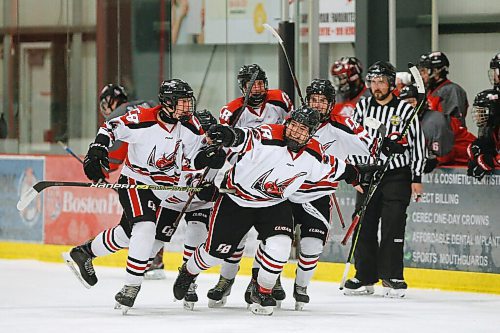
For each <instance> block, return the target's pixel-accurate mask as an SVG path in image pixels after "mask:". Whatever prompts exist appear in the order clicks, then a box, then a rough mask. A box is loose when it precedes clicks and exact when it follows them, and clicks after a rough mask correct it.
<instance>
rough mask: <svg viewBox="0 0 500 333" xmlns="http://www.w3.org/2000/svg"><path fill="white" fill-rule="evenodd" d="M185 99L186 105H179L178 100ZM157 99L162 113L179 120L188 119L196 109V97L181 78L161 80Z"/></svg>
mask: <svg viewBox="0 0 500 333" xmlns="http://www.w3.org/2000/svg"><path fill="white" fill-rule="evenodd" d="M181 99H187V102H188V103H186V104H187V105H184V103H182V105H179V100H181ZM158 100H159V101H160V104H161V105H162V106H163V108H162V110H163V111H164V114H165V115H166V116H168V117H169V118H171V119H174V120H179V121H180V122H186V121H188V120H189V119H190V118H191V116H192V115H193V112H194V110H195V109H196V98H195V97H194V93H193V90H192V89H191V87H190V86H189V84H188V83H187V82H185V81H183V80H179V79H172V80H167V81H163V82H162V84H161V86H160V92H159V93H158Z"/></svg>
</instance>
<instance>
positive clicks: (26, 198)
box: [17, 180, 231, 210]
mask: <svg viewBox="0 0 500 333" xmlns="http://www.w3.org/2000/svg"><path fill="white" fill-rule="evenodd" d="M54 186H57V187H59V186H75V187H92V188H106V189H122V190H128V189H136V190H157V191H179V192H199V191H201V189H202V188H201V187H191V186H176V185H173V186H167V185H146V184H118V183H111V184H110V183H107V184H105V183H82V182H63V181H50V180H44V181H41V182H38V183H36V184H35V185H34V186H33V187H32V188H30V189H29V190H28V191H26V192H24V193H23V194H22V195H21V198H20V199H19V201H18V202H17V209H18V210H23V209H25V208H26V207H28V205H29V204H30V203H31V201H33V199H35V198H36V196H37V195H38V193H40V192H42V191H43V190H45V189H47V188H49V187H54ZM220 192H222V193H228V192H229V193H231V191H230V190H226V189H221V190H220Z"/></svg>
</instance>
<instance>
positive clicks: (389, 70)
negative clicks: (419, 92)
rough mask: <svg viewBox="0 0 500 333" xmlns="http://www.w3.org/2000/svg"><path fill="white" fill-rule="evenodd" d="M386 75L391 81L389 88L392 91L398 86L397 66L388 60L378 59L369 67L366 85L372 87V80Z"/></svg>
mask: <svg viewBox="0 0 500 333" xmlns="http://www.w3.org/2000/svg"><path fill="white" fill-rule="evenodd" d="M380 76H384V77H386V78H387V82H388V83H389V90H390V91H392V90H393V89H394V88H396V68H394V66H393V65H392V64H391V63H389V62H386V61H377V62H376V63H374V64H373V65H371V66H370V68H368V71H367V72H366V86H367V87H368V88H370V85H371V81H372V80H373V79H374V78H376V77H380Z"/></svg>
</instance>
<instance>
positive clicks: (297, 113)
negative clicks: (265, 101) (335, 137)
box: [284, 106, 321, 152]
mask: <svg viewBox="0 0 500 333" xmlns="http://www.w3.org/2000/svg"><path fill="white" fill-rule="evenodd" d="M292 121H294V122H296V123H299V124H301V125H304V126H306V127H307V129H308V134H307V135H306V134H305V133H303V132H301V131H300V130H298V129H296V128H292V125H291V124H292ZM320 124H321V122H320V116H319V112H318V111H317V110H315V109H313V108H310V107H307V106H301V107H299V108H297V109H295V110H293V111H292V112H291V113H290V117H289V118H288V119H287V120H286V121H285V135H284V138H285V143H286V145H287V147H288V149H290V150H291V151H293V152H298V151H299V150H300V149H301V148H302V147H304V146H305V145H306V144H307V142H308V141H309V139H311V138H312V136H313V135H314V133H316V131H317V130H318V128H319V125H320Z"/></svg>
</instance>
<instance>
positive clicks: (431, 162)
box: [424, 158, 439, 173]
mask: <svg viewBox="0 0 500 333" xmlns="http://www.w3.org/2000/svg"><path fill="white" fill-rule="evenodd" d="M438 163H439V162H438V160H437V158H428V159H426V160H425V166H424V173H431V172H432V171H434V169H436V167H437V165H438Z"/></svg>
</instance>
